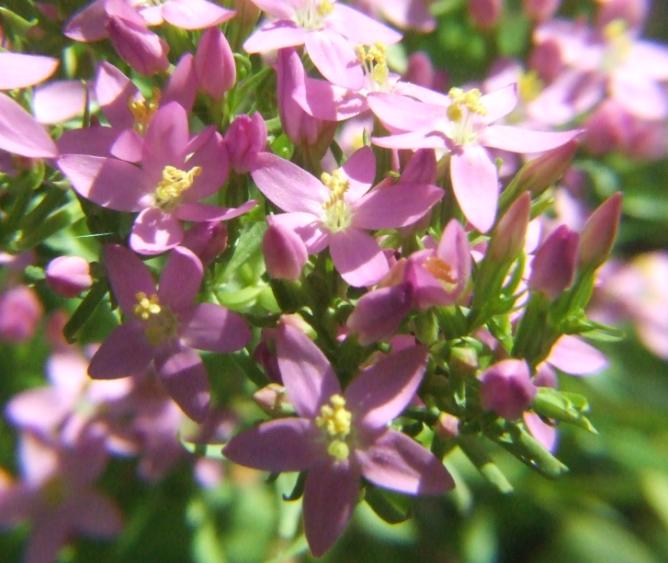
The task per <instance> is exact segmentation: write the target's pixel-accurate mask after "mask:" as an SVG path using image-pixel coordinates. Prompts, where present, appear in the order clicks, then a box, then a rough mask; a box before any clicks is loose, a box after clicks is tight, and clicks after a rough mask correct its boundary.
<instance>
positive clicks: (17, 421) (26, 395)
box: [0, 387, 75, 495]
mask: <svg viewBox="0 0 668 563" xmlns="http://www.w3.org/2000/svg"><path fill="white" fill-rule="evenodd" d="M74 400H75V399H74V396H68V395H67V394H66V393H63V392H62V391H60V390H58V389H54V388H52V387H42V388H39V389H29V390H28V391H23V392H22V393H19V394H18V395H14V396H13V397H12V398H11V400H10V401H9V402H8V403H7V406H6V407H5V415H6V416H7V418H8V419H9V421H10V422H11V424H12V425H13V426H16V427H18V428H21V429H28V430H32V431H36V432H39V433H42V434H43V435H48V434H49V433H51V432H53V431H55V429H56V427H57V426H58V425H59V424H60V423H61V422H62V421H63V420H64V419H65V417H66V416H67V415H68V414H69V413H70V411H71V409H72V407H73V406H74ZM0 495H1V493H0Z"/></svg>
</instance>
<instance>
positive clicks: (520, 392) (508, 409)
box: [480, 359, 536, 420]
mask: <svg viewBox="0 0 668 563" xmlns="http://www.w3.org/2000/svg"><path fill="white" fill-rule="evenodd" d="M480 383H481V386H480V399H481V403H482V408H483V409H485V410H488V411H493V412H495V413H496V414H498V415H499V416H502V417H503V418H505V419H508V420H516V419H518V418H519V417H520V416H522V413H523V412H524V411H525V410H526V409H527V408H528V407H529V405H530V404H531V401H533V398H534V397H535V396H536V386H535V385H534V384H533V382H532V381H531V374H530V372H529V366H528V365H527V363H526V362H525V361H524V360H513V359H510V360H502V361H500V362H498V363H496V364H494V365H492V366H490V367H489V368H487V369H486V370H485V372H484V373H483V374H482V376H480Z"/></svg>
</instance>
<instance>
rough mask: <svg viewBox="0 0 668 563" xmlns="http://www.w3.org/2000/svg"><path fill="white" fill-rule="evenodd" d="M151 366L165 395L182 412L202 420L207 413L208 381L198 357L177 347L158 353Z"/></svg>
mask: <svg viewBox="0 0 668 563" xmlns="http://www.w3.org/2000/svg"><path fill="white" fill-rule="evenodd" d="M155 367H156V370H157V371H158V375H159V376H160V380H161V381H162V383H163V385H164V386H165V389H166V390H167V393H169V395H170V396H171V397H172V399H174V401H176V403H177V404H178V405H179V407H181V409H182V410H183V412H184V413H186V414H187V415H188V416H189V417H190V418H192V419H193V420H195V421H197V422H201V421H203V420H204V419H205V418H206V416H207V413H208V410H209V378H208V376H207V373H206V368H205V367H204V364H203V363H202V359H201V358H200V357H199V354H198V353H197V352H195V351H194V350H192V349H191V348H185V347H181V346H179V347H176V348H174V349H170V350H169V351H166V352H163V353H161V354H160V356H159V357H157V358H156V359H155Z"/></svg>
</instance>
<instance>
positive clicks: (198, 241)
mask: <svg viewBox="0 0 668 563" xmlns="http://www.w3.org/2000/svg"><path fill="white" fill-rule="evenodd" d="M181 244H182V246H185V247H186V248H189V249H190V250H192V251H193V252H194V253H195V254H197V257H198V258H199V259H200V260H201V261H202V264H204V265H205V266H206V265H208V264H210V263H211V262H213V261H214V260H215V259H216V257H217V256H218V255H219V254H221V253H222V252H223V251H224V250H225V248H227V226H226V225H225V223H223V222H215V221H207V222H201V223H195V224H194V225H193V226H192V227H190V229H189V230H188V232H187V233H186V234H185V237H184V239H183V242H182V243H181Z"/></svg>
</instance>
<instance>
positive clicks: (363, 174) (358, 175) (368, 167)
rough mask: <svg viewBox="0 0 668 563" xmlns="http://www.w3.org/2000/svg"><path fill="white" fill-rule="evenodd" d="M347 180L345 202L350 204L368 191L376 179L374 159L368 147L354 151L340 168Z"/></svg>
mask: <svg viewBox="0 0 668 563" xmlns="http://www.w3.org/2000/svg"><path fill="white" fill-rule="evenodd" d="M341 168H342V169H343V173H344V174H345V176H346V178H347V179H348V189H347V190H346V193H345V198H346V201H348V202H349V203H352V202H353V201H356V200H358V199H359V198H360V197H362V196H363V195H364V194H365V193H366V192H368V191H369V188H371V185H372V184H373V180H374V178H375V177H376V157H375V156H374V154H373V151H372V150H371V148H370V147H362V148H361V149H358V150H356V151H355V152H354V153H353V154H352V155H350V158H349V159H348V160H347V161H346V162H345V164H344V165H343V166H342V167H341Z"/></svg>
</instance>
